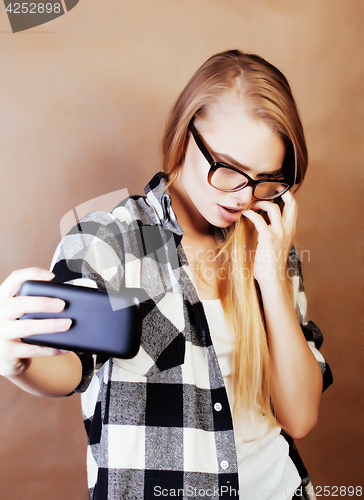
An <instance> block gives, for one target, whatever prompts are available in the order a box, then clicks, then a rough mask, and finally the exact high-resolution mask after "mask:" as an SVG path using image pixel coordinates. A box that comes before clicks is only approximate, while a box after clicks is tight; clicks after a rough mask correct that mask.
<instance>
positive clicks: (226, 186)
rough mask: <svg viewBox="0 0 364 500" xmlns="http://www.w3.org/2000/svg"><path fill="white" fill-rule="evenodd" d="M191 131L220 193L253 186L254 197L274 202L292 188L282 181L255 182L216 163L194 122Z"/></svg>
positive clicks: (208, 179)
mask: <svg viewBox="0 0 364 500" xmlns="http://www.w3.org/2000/svg"><path fill="white" fill-rule="evenodd" d="M189 129H190V130H191V132H192V135H193V138H194V140H195V142H196V145H197V147H198V149H199V150H200V151H201V153H202V154H203V155H204V157H205V158H206V160H207V161H208V163H209V165H210V170H209V173H208V175H207V181H208V183H209V184H210V185H211V186H212V187H214V188H216V189H218V190H219V191H227V192H234V191H240V189H243V188H245V187H247V186H251V187H252V188H253V196H254V198H256V199H257V200H273V199H274V198H278V197H279V196H281V195H282V194H283V193H285V192H286V191H288V189H290V188H291V187H292V185H291V184H288V183H287V182H282V180H273V179H269V180H259V181H255V180H253V179H252V178H251V177H249V175H248V174H245V173H243V172H241V170H239V169H238V168H236V167H233V166H232V165H228V164H227V163H224V162H221V161H215V160H214V159H213V157H212V155H211V153H210V151H209V150H208V149H207V147H206V145H205V143H204V142H203V140H202V138H201V136H200V135H199V133H198V132H197V130H196V128H195V126H194V125H193V123H192V122H191V123H190V125H189Z"/></svg>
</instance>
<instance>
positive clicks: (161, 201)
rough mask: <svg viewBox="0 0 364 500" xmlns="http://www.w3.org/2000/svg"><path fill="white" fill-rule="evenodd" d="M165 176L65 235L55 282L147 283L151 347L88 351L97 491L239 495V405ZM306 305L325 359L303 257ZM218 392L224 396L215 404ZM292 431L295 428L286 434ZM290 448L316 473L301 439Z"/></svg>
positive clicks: (147, 342) (84, 386)
mask: <svg viewBox="0 0 364 500" xmlns="http://www.w3.org/2000/svg"><path fill="white" fill-rule="evenodd" d="M164 186H165V177H164V175H163V174H161V173H159V174H156V175H155V176H154V178H153V179H152V180H151V182H150V183H149V184H148V185H147V187H146V189H145V194H146V196H131V197H128V198H127V199H125V200H124V201H122V202H121V203H120V204H119V205H118V206H117V207H116V208H115V209H114V210H113V211H112V213H111V214H110V213H106V212H94V213H90V214H88V215H87V216H86V217H84V218H83V219H82V220H81V221H80V222H79V223H78V224H77V225H76V226H75V227H74V228H73V229H72V230H71V231H70V232H69V233H68V234H67V235H66V236H65V237H64V238H63V240H62V241H61V243H60V244H59V246H58V248H57V251H56V254H55V256H54V258H53V262H52V270H53V272H54V273H55V278H54V281H58V282H66V283H71V284H79V285H85V286H93V287H97V288H99V289H107V290H119V289H120V288H122V287H124V286H126V287H137V288H142V289H144V290H145V291H146V293H147V295H148V297H149V298H148V300H147V301H146V302H145V303H144V304H143V324H142V339H141V347H140V350H139V352H138V354H137V355H136V356H135V357H134V358H133V359H130V360H125V359H116V358H112V359H111V358H109V359H108V358H107V357H105V356H101V355H97V356H96V355H91V354H86V353H83V354H82V353H80V354H79V356H80V359H81V362H82V365H83V379H82V382H81V384H80V385H79V387H78V388H76V391H77V392H81V393H82V396H81V399H82V411H83V414H84V421H85V427H86V431H87V434H88V437H89V446H88V455H87V466H88V483H89V492H90V498H92V499H94V500H107V499H122V500H131V499H138V500H140V499H151V498H155V497H156V496H163V497H164V498H173V497H176V496H178V497H179V498H200V497H201V491H204V492H205V493H206V496H211V497H213V498H238V469H237V458H236V451H235V445H234V433H233V423H232V416H231V412H230V407H229V403H228V398H227V394H226V390H225V387H224V382H223V377H222V375H221V372H220V368H219V363H218V360H217V357H216V354H215V351H214V348H213V345H212V341H211V337H210V333H209V328H208V324H207V320H206V317H205V314H204V309H203V306H202V303H201V302H200V300H199V297H198V294H197V292H196V289H195V287H194V285H193V282H192V276H191V270H190V269H189V266H188V262H187V259H186V256H185V254H184V251H183V248H182V245H181V244H180V243H181V239H182V235H183V232H182V228H181V227H180V225H179V224H178V222H177V220H176V217H175V214H174V212H173V211H172V209H171V199H170V197H169V195H168V191H166V190H165V189H163V188H164ZM290 259H291V262H292V266H294V267H295V269H296V273H295V276H294V278H293V281H294V289H295V291H296V303H297V314H298V317H299V320H300V323H301V324H302V329H303V332H304V334H305V337H306V339H307V341H308V342H309V345H310V347H311V348H312V350H313V352H314V354H315V356H316V358H317V360H318V362H319V364H320V367H321V369H322V373H323V377H324V387H325V388H326V387H327V386H328V385H330V383H331V380H332V379H331V372H330V369H329V367H328V365H327V364H326V362H325V360H324V358H323V357H322V356H321V355H320V353H319V352H318V350H317V349H318V348H319V347H320V346H321V343H322V335H321V332H320V331H319V330H318V328H317V327H316V326H315V325H314V324H313V323H312V322H311V321H309V319H308V317H307V314H306V307H305V304H306V302H305V296H304V291H303V285H302V279H301V273H300V267H299V262H298V259H297V255H296V252H295V251H294V249H292V250H291V254H290ZM216 403H220V404H219V405H216ZM287 439H289V438H288V437H287ZM290 454H291V457H292V459H293V460H294V463H295V464H296V467H297V468H298V470H299V472H300V474H301V477H302V479H303V480H304V484H307V482H308V481H309V476H308V475H307V471H306V470H305V469H304V466H303V464H302V463H301V462H300V459H299V456H298V454H297V452H296V450H295V447H294V444H293V442H291V443H290Z"/></svg>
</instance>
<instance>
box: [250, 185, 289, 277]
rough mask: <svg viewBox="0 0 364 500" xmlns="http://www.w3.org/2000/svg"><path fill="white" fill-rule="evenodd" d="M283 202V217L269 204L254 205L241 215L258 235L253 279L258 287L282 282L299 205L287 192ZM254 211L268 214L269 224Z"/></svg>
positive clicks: (277, 209) (260, 202)
mask: <svg viewBox="0 0 364 500" xmlns="http://www.w3.org/2000/svg"><path fill="white" fill-rule="evenodd" d="M282 200H283V202H284V207H283V211H282V214H281V211H280V209H279V207H278V205H276V204H275V203H272V202H270V201H257V202H256V203H254V205H253V206H252V207H251V209H250V210H245V211H243V212H242V213H243V215H244V216H245V217H246V218H247V219H249V220H250V221H251V222H252V223H253V224H254V226H255V228H256V230H257V232H258V244H257V248H256V253H255V257H254V278H255V279H256V280H257V281H258V283H259V285H260V286H262V285H264V283H267V282H269V283H272V281H273V282H277V281H281V280H282V281H283V280H284V279H285V269H286V263H287V259H288V255H289V251H290V248H291V245H292V242H293V238H294V235H295V232H296V221H297V212H298V205H297V202H296V200H295V199H294V198H293V196H292V194H291V193H290V192H289V191H287V192H286V193H284V194H283V195H282ZM257 210H264V211H265V212H266V213H267V214H268V217H269V221H270V224H267V223H266V222H265V220H264V218H263V217H262V216H261V215H259V214H258V213H256V212H257Z"/></svg>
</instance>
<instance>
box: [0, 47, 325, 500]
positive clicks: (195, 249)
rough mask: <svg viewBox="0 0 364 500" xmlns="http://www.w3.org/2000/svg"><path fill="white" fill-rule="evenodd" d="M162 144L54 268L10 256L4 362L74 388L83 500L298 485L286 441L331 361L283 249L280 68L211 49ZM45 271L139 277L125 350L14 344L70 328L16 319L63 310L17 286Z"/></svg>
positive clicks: (286, 220)
mask: <svg viewBox="0 0 364 500" xmlns="http://www.w3.org/2000/svg"><path fill="white" fill-rule="evenodd" d="M163 153H164V172H163V173H159V174H156V175H155V176H154V178H153V179H152V180H151V182H150V183H149V184H148V185H147V187H146V190H145V196H133V197H130V198H128V199H126V200H124V201H122V202H121V203H120V205H118V206H117V207H116V208H115V209H114V210H113V212H112V213H111V214H109V213H105V212H95V213H91V214H89V215H87V216H86V217H85V218H84V219H83V220H82V221H80V224H79V225H78V226H76V227H75V228H74V229H73V230H71V231H70V232H69V233H68V235H67V236H66V237H65V238H64V239H63V240H62V242H61V243H60V245H59V247H58V249H57V251H56V254H55V257H54V259H53V263H52V270H53V273H49V272H48V271H44V270H40V269H25V270H22V271H15V272H14V273H12V274H11V275H10V276H9V278H7V279H6V280H5V282H4V283H3V284H2V286H1V288H0V301H1V307H0V318H1V325H0V332H1V344H0V345H1V349H0V360H1V363H0V368H1V373H2V375H4V376H6V377H8V378H9V379H10V380H12V381H13V382H14V383H15V384H17V385H18V386H20V387H22V388H23V389H25V390H26V391H28V392H31V393H33V394H38V395H43V396H50V397H56V396H64V395H68V394H70V393H73V392H74V391H76V392H81V393H82V408H83V413H84V418H85V426H86V430H87V432H88V436H89V448H88V457H87V461H88V480H89V488H90V498H92V499H98V500H99V499H100V500H101V499H123V500H128V499H151V498H155V497H158V496H162V497H165V498H174V497H179V498H201V497H213V498H238V495H239V493H238V491H240V498H244V499H255V498H275V497H276V496H279V498H281V499H283V498H285V499H288V498H292V496H293V495H294V494H295V495H296V496H299V495H300V494H302V495H304V492H303V490H302V488H301V489H298V491H297V492H296V493H295V491H296V489H297V488H299V487H300V486H307V485H308V484H309V476H308V475H307V472H306V471H305V469H304V467H303V464H302V463H301V462H300V459H299V456H298V455H297V452H296V450H295V447H294V444H293V441H292V438H293V439H296V438H298V439H299V438H302V437H304V436H305V435H306V434H308V433H309V432H310V431H311V430H312V429H313V427H314V426H315V424H316V422H317V416H318V409H319V402H320V397H321V393H322V390H323V388H326V387H327V386H328V385H330V383H331V374H330V370H329V368H328V366H327V364H326V363H325V360H324V359H323V358H322V356H321V355H320V354H319V352H318V350H317V348H319V347H320V345H321V343H322V335H321V333H320V331H319V330H318V328H317V327H316V326H315V325H314V324H313V323H312V322H311V321H310V320H309V319H308V317H307V314H306V303H305V296H304V291H303V285H302V276H301V271H300V264H299V260H298V258H297V254H296V252H295V250H294V247H292V241H293V238H294V234H295V226H296V218H297V203H296V201H295V199H294V198H293V196H292V194H291V192H290V188H292V187H295V188H298V187H299V186H300V185H301V183H302V181H303V179H304V176H305V172H306V167H307V151H306V144H305V140H304V134H303V130H302V126H301V122H300V119H299V115H298V112H297V109H296V105H295V102H294V99H293V97H292V94H291V90H290V88H289V85H288V83H287V81H286V79H285V77H284V76H283V75H282V73H281V72H280V71H279V70H277V69H276V68H275V67H274V66H272V65H271V64H269V63H268V62H266V61H265V60H264V59H262V58H260V57H258V56H255V55H251V54H243V53H241V52H239V51H227V52H223V53H220V54H216V55H214V56H212V57H211V58H210V59H209V60H208V61H206V63H205V64H204V65H203V66H202V67H201V68H200V69H199V70H198V71H197V72H196V74H195V75H194V76H193V77H192V78H191V80H190V81H189V82H188V84H187V86H186V87H185V89H184V90H183V92H182V93H181V95H180V97H179V99H178V100H177V102H176V104H175V106H174V108H173V110H172V113H171V115H170V118H169V121H168V123H167V126H166V131H165V135H164V139H163ZM140 238H143V241H144V245H140V244H139V242H140ZM146 241H148V243H145V242H146ZM52 278H54V280H55V281H59V282H66V283H71V284H75V285H85V286H93V287H98V288H100V289H108V290H109V289H110V290H111V289H112V290H118V289H120V288H121V287H125V286H127V287H140V288H143V289H144V290H145V291H146V292H147V294H148V296H149V298H150V299H149V300H148V301H147V302H146V303H145V307H144V313H143V314H144V319H143V331H142V342H141V347H140V350H139V352H138V354H137V356H136V357H135V358H133V359H131V360H122V359H116V358H113V359H107V358H105V357H102V356H100V355H98V356H96V355H94V356H92V355H89V354H86V353H78V354H76V353H73V352H68V353H66V354H64V353H61V352H60V351H57V350H55V349H51V348H44V347H35V346H30V345H27V344H24V343H21V342H19V338H20V337H24V336H28V335H31V334H34V333H42V332H55V331H63V330H67V329H68V328H69V326H70V322H69V321H68V320H57V321H56V320H42V321H39V320H24V321H16V319H17V318H19V317H21V316H22V315H23V314H24V313H27V312H32V311H60V310H62V308H63V307H64V303H63V301H61V300H58V299H48V298H39V297H19V296H17V292H18V291H19V288H20V285H21V283H22V282H23V281H24V280H27V279H41V280H42V279H43V280H50V279H52ZM60 354H61V355H60ZM320 368H321V369H320ZM288 443H289V444H290V446H289V445H288ZM310 493H312V490H311V491H310ZM311 498H313V497H311Z"/></svg>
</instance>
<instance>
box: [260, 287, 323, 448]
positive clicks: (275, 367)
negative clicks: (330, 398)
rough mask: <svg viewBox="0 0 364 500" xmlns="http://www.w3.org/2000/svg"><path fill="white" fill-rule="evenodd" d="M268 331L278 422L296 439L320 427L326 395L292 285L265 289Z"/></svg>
mask: <svg viewBox="0 0 364 500" xmlns="http://www.w3.org/2000/svg"><path fill="white" fill-rule="evenodd" d="M261 293H262V299H263V306H264V313H265V319H266V326H267V332H268V345H269V353H270V365H271V391H272V400H273V405H274V408H275V411H276V413H277V416H278V419H279V421H280V422H281V424H282V426H283V427H284V428H285V429H286V430H287V432H288V433H289V434H290V435H291V436H292V437H293V438H296V439H299V438H302V437H304V436H305V435H306V434H308V433H309V432H310V431H311V430H312V429H313V427H314V426H315V425H316V422H317V417H318V410H319V404H320V398H321V393H322V374H321V370H320V367H319V365H318V363H317V361H316V359H315V357H314V355H313V353H312V351H311V349H310V348H309V346H308V344H307V341H306V339H305V337H304V335H303V333H302V330H301V327H300V324H299V321H298V319H297V315H296V312H295V310H294V307H293V304H292V298H291V293H290V289H289V286H288V283H287V282H286V281H285V280H277V281H274V282H271V283H269V284H267V285H266V286H261Z"/></svg>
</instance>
